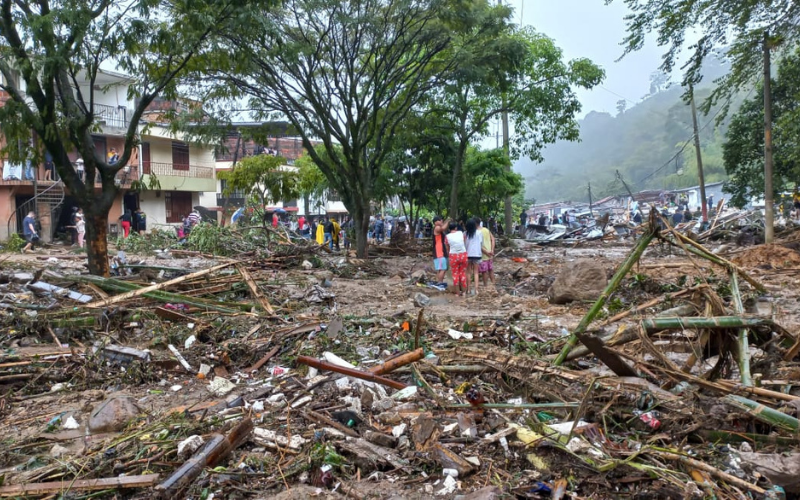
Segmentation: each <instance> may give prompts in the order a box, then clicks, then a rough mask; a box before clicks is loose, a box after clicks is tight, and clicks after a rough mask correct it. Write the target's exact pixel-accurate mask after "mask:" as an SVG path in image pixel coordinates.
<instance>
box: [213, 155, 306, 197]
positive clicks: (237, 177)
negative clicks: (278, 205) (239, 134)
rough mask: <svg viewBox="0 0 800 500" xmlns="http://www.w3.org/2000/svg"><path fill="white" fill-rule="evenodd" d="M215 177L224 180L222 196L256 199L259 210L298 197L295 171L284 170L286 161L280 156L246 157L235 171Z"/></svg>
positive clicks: (219, 173) (297, 178)
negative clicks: (240, 194) (243, 195)
mask: <svg viewBox="0 0 800 500" xmlns="http://www.w3.org/2000/svg"><path fill="white" fill-rule="evenodd" d="M217 177H218V178H220V179H222V180H224V181H226V187H225V194H226V195H229V194H230V193H232V192H234V191H237V190H241V191H244V192H245V193H247V194H248V195H251V196H255V197H256V198H257V199H258V200H259V202H260V203H261V207H259V208H260V209H261V210H263V209H265V208H266V207H267V205H269V204H271V203H275V202H277V201H281V200H292V199H295V198H297V197H298V196H299V194H300V190H299V187H298V181H299V176H298V174H297V172H296V171H294V170H290V169H289V168H287V167H286V160H285V159H284V158H282V157H280V156H273V155H267V154H259V155H255V156H248V157H247V158H243V159H242V160H241V161H240V162H239V163H238V164H237V165H236V168H233V169H231V170H228V171H223V172H218V173H217Z"/></svg>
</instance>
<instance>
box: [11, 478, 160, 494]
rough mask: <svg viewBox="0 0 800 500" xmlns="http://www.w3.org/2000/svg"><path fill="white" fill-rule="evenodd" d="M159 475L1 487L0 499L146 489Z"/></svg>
mask: <svg viewBox="0 0 800 500" xmlns="http://www.w3.org/2000/svg"><path fill="white" fill-rule="evenodd" d="M158 477H159V474H146V475H144V476H122V477H108V478H102V479H74V480H64V481H53V482H49V483H29V484H13V485H8V486H3V487H0V497H26V496H29V495H47V494H49V493H66V492H68V491H73V492H74V491H100V490H109V489H113V488H146V487H148V486H152V485H154V484H155V483H156V481H158Z"/></svg>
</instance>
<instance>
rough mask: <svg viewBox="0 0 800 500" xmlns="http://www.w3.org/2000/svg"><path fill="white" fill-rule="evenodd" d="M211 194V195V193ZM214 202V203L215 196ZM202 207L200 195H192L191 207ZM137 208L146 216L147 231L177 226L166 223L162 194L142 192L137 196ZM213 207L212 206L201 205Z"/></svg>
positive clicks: (165, 208) (165, 209)
mask: <svg viewBox="0 0 800 500" xmlns="http://www.w3.org/2000/svg"><path fill="white" fill-rule="evenodd" d="M212 194H213V193H212ZM214 196H215V199H214V201H215V202H216V195H214ZM197 205H203V204H202V203H200V193H192V206H193V207H194V206H197ZM139 206H140V207H141V209H142V211H144V213H145V215H147V230H148V231H151V230H153V229H155V228H158V229H166V228H168V227H172V226H177V225H178V224H177V223H176V224H172V223H169V224H168V223H167V207H166V205H165V203H164V194H163V192H162V194H161V196H158V197H157V196H156V194H155V192H154V191H143V192H142V193H140V194H139ZM203 206H212V207H213V206H214V205H203Z"/></svg>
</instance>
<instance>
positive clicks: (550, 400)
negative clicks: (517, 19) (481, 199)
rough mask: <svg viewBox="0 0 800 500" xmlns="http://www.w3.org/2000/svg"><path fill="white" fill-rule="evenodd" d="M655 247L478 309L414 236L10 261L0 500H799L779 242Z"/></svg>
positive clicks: (507, 253)
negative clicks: (103, 269) (328, 246)
mask: <svg viewBox="0 0 800 500" xmlns="http://www.w3.org/2000/svg"><path fill="white" fill-rule="evenodd" d="M654 217H655V216H654ZM657 228H658V224H657V223H656V222H655V219H651V220H650V223H649V225H648V227H647V228H646V229H645V230H643V231H641V233H640V234H638V235H637V237H636V238H635V239H631V238H628V239H625V240H613V239H608V238H604V239H601V240H596V241H585V242H583V243H581V244H577V245H576V244H569V245H562V246H556V245H552V246H546V247H542V246H537V245H535V244H533V243H527V242H524V241H518V240H514V241H512V242H505V245H507V246H506V247H505V248H504V249H503V251H502V252H499V254H500V255H498V257H497V258H496V260H495V269H496V278H497V282H496V285H495V286H492V285H491V284H490V285H488V286H487V287H481V289H480V291H479V295H478V296H476V297H458V296H456V295H455V294H452V293H448V292H444V291H440V290H439V289H437V288H434V287H432V286H429V285H428V284H427V283H428V282H429V281H430V280H431V279H433V275H434V273H433V269H432V262H431V261H430V258H429V257H428V245H427V243H428V242H427V241H424V242H419V243H417V242H414V241H408V240H405V241H403V242H402V244H396V242H392V243H391V244H390V245H387V246H383V247H378V248H376V249H375V251H374V252H373V254H372V255H371V256H370V258H369V259H356V258H353V257H352V256H348V255H345V254H340V253H330V252H328V251H324V250H323V249H321V248H320V247H318V246H316V245H315V244H314V243H311V242H306V241H305V240H302V239H288V238H277V239H273V241H272V242H271V244H270V246H269V251H267V250H263V251H250V252H245V253H242V254H241V255H237V256H236V257H235V258H231V257H219V256H213V255H207V254H202V253H201V252H198V251H192V250H191V249H188V250H187V249H186V248H180V249H177V248H176V249H171V250H167V251H162V252H158V253H157V254H154V255H148V254H145V253H142V254H141V255H139V254H131V255H128V256H127V262H128V264H126V265H125V266H124V267H123V268H122V271H123V272H122V273H121V275H120V276H116V277H112V278H100V277H95V276H90V275H88V274H86V272H85V270H84V268H83V267H82V262H81V261H80V259H74V258H73V256H72V255H71V254H69V253H67V252H66V251H65V250H59V249H57V248H53V249H50V250H49V251H48V253H49V254H48V255H47V256H46V257H45V258H40V257H42V256H41V255H38V256H37V255H33V256H17V255H14V256H9V257H7V258H6V259H5V260H4V261H3V262H2V267H1V268H0V322H1V323H2V325H3V328H2V348H3V350H2V358H1V359H0V387H1V388H2V394H0V431H1V432H2V442H1V443H0V448H1V449H2V454H1V455H0V457H1V458H0V468H1V469H2V471H0V478H2V480H3V481H2V486H0V497H11V498H14V497H20V498H22V497H24V498H75V499H77V498H142V499H144V498H194V499H210V498H217V499H221V498H225V499H239V498H241V499H251V498H253V499H255V498H282V499H289V498H297V499H299V498H355V499H362V498H363V499H366V498H396V499H401V498H402V499H414V498H419V499H422V498H434V497H435V498H443V499H452V498H463V499H473V500H477V499H490V498H637V499H639V498H640V499H644V498H653V499H655V498H676V499H678V498H681V499H682V498H718V499H728V498H730V499H740V498H798V495H799V494H800V460H798V455H797V452H796V451H795V450H796V449H797V446H798V431H799V430H800V429H799V428H800V423H799V421H798V416H799V415H798V414H799V413H800V391H798V388H797V387H796V386H797V383H796V380H797V379H798V378H800V363H799V362H798V358H797V356H798V354H800V335H799V333H798V332H799V330H798V327H799V326H800V307H798V300H800V293H798V284H800V253H798V252H797V250H795V249H794V248H793V246H794V245H793V243H794V242H796V241H797V240H800V234H798V233H794V232H793V231H792V230H791V229H787V230H786V231H784V232H782V233H781V234H780V235H779V239H778V241H777V242H776V244H774V245H769V246H763V245H762V246H738V245H736V244H734V243H731V242H724V241H719V242H718V241H704V242H703V243H698V242H697V241H695V240H694V239H692V235H691V234H688V235H684V234H682V233H681V232H680V231H676V230H672V229H665V230H660V231H659V230H658V229H657ZM12 257H13V258H12Z"/></svg>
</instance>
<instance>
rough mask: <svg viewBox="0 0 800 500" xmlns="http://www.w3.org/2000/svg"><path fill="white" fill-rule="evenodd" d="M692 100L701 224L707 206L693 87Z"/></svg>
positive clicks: (706, 218)
mask: <svg viewBox="0 0 800 500" xmlns="http://www.w3.org/2000/svg"><path fill="white" fill-rule="evenodd" d="M689 95H690V96H691V98H692V101H691V105H692V128H694V152H695V154H696V155H697V176H698V177H699V178H700V205H701V207H702V211H703V224H706V223H707V222H708V205H706V180H705V176H703V153H702V152H701V151H700V129H699V128H698V127H697V107H696V106H695V105H694V87H693V86H690V87H689Z"/></svg>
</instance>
